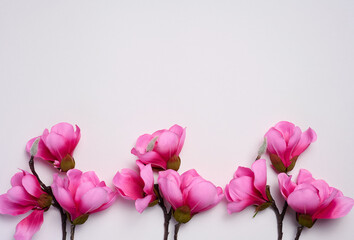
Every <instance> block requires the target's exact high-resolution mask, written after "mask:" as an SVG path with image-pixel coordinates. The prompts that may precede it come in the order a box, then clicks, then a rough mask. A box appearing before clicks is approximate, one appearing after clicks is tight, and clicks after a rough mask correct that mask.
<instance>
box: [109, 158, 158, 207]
mask: <svg viewBox="0 0 354 240" xmlns="http://www.w3.org/2000/svg"><path fill="white" fill-rule="evenodd" d="M136 163H137V165H138V167H139V169H140V172H139V173H137V172H136V171H134V170H131V169H128V168H124V169H122V170H121V171H120V172H117V174H116V175H115V176H114V178H113V184H114V186H116V188H117V190H118V192H119V193H120V195H121V196H122V197H124V198H126V199H129V200H135V208H136V210H138V212H139V213H142V212H143V211H144V210H145V208H147V207H148V206H149V204H152V203H153V202H154V201H155V200H156V195H155V193H154V175H153V172H152V168H151V164H147V165H146V166H145V165H144V164H143V163H141V162H140V161H137V162H136Z"/></svg>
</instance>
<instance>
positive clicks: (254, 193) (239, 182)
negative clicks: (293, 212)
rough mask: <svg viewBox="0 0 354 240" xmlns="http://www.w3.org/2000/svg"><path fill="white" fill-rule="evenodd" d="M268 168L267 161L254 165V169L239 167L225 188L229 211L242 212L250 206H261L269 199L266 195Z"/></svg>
mask: <svg viewBox="0 0 354 240" xmlns="http://www.w3.org/2000/svg"><path fill="white" fill-rule="evenodd" d="M266 184H267V166H266V160H265V159H259V160H257V161H255V162H254V163H253V164H252V169H249V168H245V167H238V168H237V170H236V172H235V174H234V178H233V179H232V180H231V181H230V183H229V184H227V185H226V187H225V196H226V199H227V201H228V202H229V203H228V204H227V211H228V213H229V214H231V213H234V212H240V211H242V210H243V209H245V208H246V207H248V206H250V205H256V206H260V205H262V204H264V203H266V202H269V199H268V197H267V194H266Z"/></svg>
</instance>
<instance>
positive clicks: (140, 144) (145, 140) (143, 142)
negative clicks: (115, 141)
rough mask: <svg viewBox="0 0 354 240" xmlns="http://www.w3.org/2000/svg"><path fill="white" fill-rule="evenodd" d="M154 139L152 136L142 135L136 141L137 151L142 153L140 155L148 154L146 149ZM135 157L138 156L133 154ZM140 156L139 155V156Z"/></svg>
mask: <svg viewBox="0 0 354 240" xmlns="http://www.w3.org/2000/svg"><path fill="white" fill-rule="evenodd" d="M153 138H154V137H153V136H152V135H150V134H144V135H141V136H140V137H139V138H138V140H137V141H136V144H135V150H136V151H137V152H138V153H140V154H144V153H146V148H147V146H148V144H149V142H150V141H151V140H152V139H153ZM132 153H133V152H132ZM133 154H134V155H136V154H135V153H133ZM137 156H138V155H137Z"/></svg>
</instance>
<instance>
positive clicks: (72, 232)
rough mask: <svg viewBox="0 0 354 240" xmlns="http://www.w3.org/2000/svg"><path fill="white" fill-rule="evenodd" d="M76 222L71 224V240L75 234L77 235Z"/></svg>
mask: <svg viewBox="0 0 354 240" xmlns="http://www.w3.org/2000/svg"><path fill="white" fill-rule="evenodd" d="M75 227H76V225H75V224H71V232H70V240H74V236H75Z"/></svg>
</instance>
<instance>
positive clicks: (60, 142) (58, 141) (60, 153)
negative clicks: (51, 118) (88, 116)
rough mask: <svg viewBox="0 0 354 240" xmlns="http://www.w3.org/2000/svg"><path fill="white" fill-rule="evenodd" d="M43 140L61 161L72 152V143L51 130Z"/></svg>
mask: <svg viewBox="0 0 354 240" xmlns="http://www.w3.org/2000/svg"><path fill="white" fill-rule="evenodd" d="M43 142H44V144H45V145H46V146H47V148H48V149H49V151H50V153H51V154H52V155H53V156H55V158H56V160H58V161H61V160H62V159H63V158H64V157H65V156H66V155H67V154H70V143H69V142H68V140H67V139H66V138H65V137H64V136H62V135H59V134H57V133H54V132H51V133H49V134H48V135H47V136H46V138H45V140H43Z"/></svg>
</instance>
